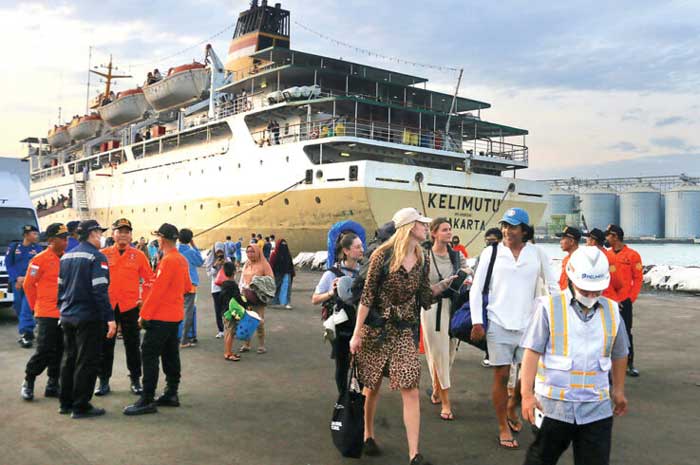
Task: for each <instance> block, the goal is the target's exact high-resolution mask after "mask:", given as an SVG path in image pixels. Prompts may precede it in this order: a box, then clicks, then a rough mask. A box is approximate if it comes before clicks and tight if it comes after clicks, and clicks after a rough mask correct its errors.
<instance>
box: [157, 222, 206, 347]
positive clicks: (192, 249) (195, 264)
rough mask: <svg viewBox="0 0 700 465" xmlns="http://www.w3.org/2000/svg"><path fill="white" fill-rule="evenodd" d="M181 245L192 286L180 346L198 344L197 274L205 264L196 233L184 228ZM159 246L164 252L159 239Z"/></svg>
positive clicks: (186, 293) (186, 301)
mask: <svg viewBox="0 0 700 465" xmlns="http://www.w3.org/2000/svg"><path fill="white" fill-rule="evenodd" d="M178 237H179V240H180V245H179V246H178V249H177V250H178V252H180V254H182V256H183V257H185V260H187V263H188V265H189V268H188V270H189V275H190V283H191V285H192V287H191V288H190V289H188V290H187V291H186V292H185V297H184V307H183V308H184V321H183V324H182V335H181V337H180V347H194V345H195V344H196V336H195V332H194V327H195V319H196V318H197V314H196V313H195V303H196V298H197V286H199V275H198V274H197V268H199V267H200V266H202V265H204V259H203V258H202V254H201V253H200V252H199V250H198V249H197V246H196V245H195V244H194V239H193V237H194V234H192V231H191V230H190V229H187V228H182V229H181V230H180V232H179V236H178ZM158 247H159V250H160V251H161V253H162V254H164V253H165V251H163V250H162V248H161V241H158Z"/></svg>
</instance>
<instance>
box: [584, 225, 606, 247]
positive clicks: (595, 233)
mask: <svg viewBox="0 0 700 465" xmlns="http://www.w3.org/2000/svg"><path fill="white" fill-rule="evenodd" d="M583 235H584V236H586V237H590V238H592V239H594V240H595V241H596V242H597V243H598V244H600V245H603V244H604V243H605V233H604V232H603V231H601V230H600V229H598V228H593V229H591V230H590V231H588V232H585V233H584V234H583Z"/></svg>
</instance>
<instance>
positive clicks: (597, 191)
mask: <svg viewBox="0 0 700 465" xmlns="http://www.w3.org/2000/svg"><path fill="white" fill-rule="evenodd" d="M580 197H581V214H582V215H583V217H584V218H585V219H586V226H588V229H593V228H598V229H601V230H603V231H605V228H606V227H607V226H608V225H609V224H619V221H620V215H619V210H618V205H617V204H618V199H617V192H615V191H614V190H612V189H611V188H609V187H604V186H594V187H589V188H586V189H582V190H581V193H580Z"/></svg>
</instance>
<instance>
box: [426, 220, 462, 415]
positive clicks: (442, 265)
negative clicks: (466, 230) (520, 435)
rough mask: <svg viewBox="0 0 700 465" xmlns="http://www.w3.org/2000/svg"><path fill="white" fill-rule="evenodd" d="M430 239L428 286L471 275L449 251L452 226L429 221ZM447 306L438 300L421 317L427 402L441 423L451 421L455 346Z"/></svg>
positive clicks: (444, 298)
mask: <svg viewBox="0 0 700 465" xmlns="http://www.w3.org/2000/svg"><path fill="white" fill-rule="evenodd" d="M430 237H431V239H432V243H433V245H432V248H431V250H430V253H429V257H430V282H431V283H432V284H435V283H438V282H440V281H442V279H444V278H445V277H448V276H451V275H453V274H455V273H457V271H459V270H460V269H463V270H465V271H468V272H471V270H470V269H469V268H468V267H467V262H466V259H465V258H464V255H462V254H461V253H459V252H457V251H456V250H452V249H451V248H450V244H451V241H452V226H451V225H450V223H449V222H448V221H447V218H436V219H434V220H433V222H432V223H431V224H430ZM451 305H452V299H451V298H450V297H449V296H442V297H441V298H440V299H439V300H438V302H437V303H435V304H433V305H432V306H431V307H430V309H429V310H426V311H425V312H423V313H421V325H422V327H423V344H424V346H425V358H426V360H427V362H428V370H429V371H430V379H431V381H432V383H433V390H432V393H431V399H430V401H431V402H432V403H433V404H436V405H437V404H441V406H442V408H441V410H440V418H441V419H442V420H445V421H451V420H454V414H453V413H452V404H451V403H450V395H449V391H450V370H451V368H452V362H453V361H454V354H455V348H456V347H457V344H456V343H455V340H454V339H452V338H451V337H450V310H451Z"/></svg>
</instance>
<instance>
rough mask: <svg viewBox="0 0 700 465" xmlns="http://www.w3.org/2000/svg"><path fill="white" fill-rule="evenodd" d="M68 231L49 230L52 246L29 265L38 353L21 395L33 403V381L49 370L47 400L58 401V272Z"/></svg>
mask: <svg viewBox="0 0 700 465" xmlns="http://www.w3.org/2000/svg"><path fill="white" fill-rule="evenodd" d="M67 237H68V229H67V228H66V227H65V226H64V225H63V224H61V223H53V224H50V225H49V227H48V228H46V240H47V241H48V244H49V246H48V247H47V248H46V249H45V250H44V251H43V252H41V253H39V254H38V255H37V256H35V257H34V258H33V259H32V261H30V262H29V268H28V270H29V272H28V273H27V276H26V278H25V280H24V283H23V285H22V286H23V289H24V294H25V297H26V299H27V302H28V303H29V307H30V308H32V309H33V310H34V318H35V319H36V323H37V338H36V339H37V341H36V351H35V352H34V355H32V356H31V358H30V359H29V361H28V362H27V367H26V369H25V378H24V384H23V385H22V391H21V395H22V398H23V399H24V400H32V399H34V381H35V380H36V377H37V376H39V375H40V374H41V373H42V372H43V371H44V370H45V369H46V368H48V376H49V379H48V380H47V381H46V388H45V389H44V396H45V397H58V390H59V389H58V386H59V382H58V376H59V373H60V366H61V356H62V355H63V330H62V328H61V326H60V325H59V324H58V318H59V317H60V313H59V310H58V271H59V268H60V267H61V256H62V255H63V252H64V250H65V249H66V245H67V243H68V242H67V240H66V239H67Z"/></svg>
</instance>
